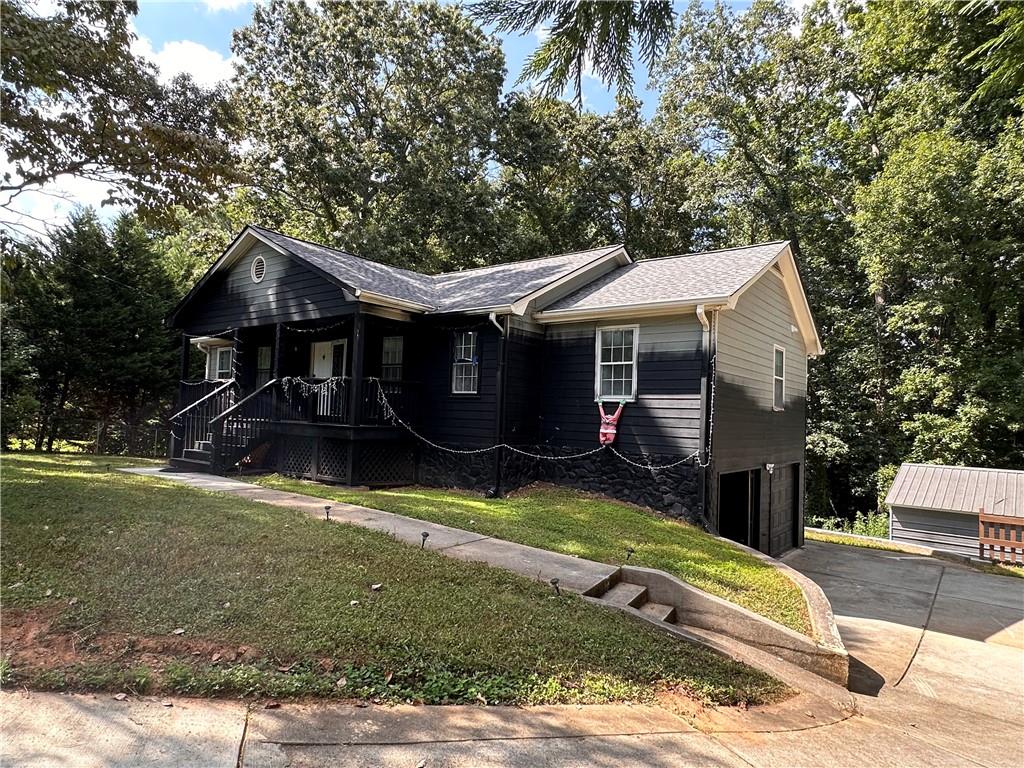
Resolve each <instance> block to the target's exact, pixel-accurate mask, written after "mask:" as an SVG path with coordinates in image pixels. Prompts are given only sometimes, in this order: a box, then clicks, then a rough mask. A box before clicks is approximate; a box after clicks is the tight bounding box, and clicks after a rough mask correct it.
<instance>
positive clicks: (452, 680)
mask: <svg viewBox="0 0 1024 768" xmlns="http://www.w3.org/2000/svg"><path fill="white" fill-rule="evenodd" d="M111 463H113V464H115V465H116V463H117V462H116V460H112V459H108V458H100V459H91V458H88V457H72V456H64V457H58V456H38V455H37V456H27V455H7V456H5V457H3V459H2V508H0V515H2V523H3V541H2V551H0V568H2V573H0V576H2V599H3V610H4V616H3V620H4V650H3V653H4V663H3V667H2V668H0V674H2V675H3V677H4V678H6V680H7V681H8V682H12V681H13V682H15V683H17V684H27V685H30V686H37V687H48V688H82V687H84V688H107V689H110V688H116V689H120V688H129V689H133V690H138V691H140V692H141V691H146V690H149V691H154V690H163V691H174V692H179V693H186V694H199V695H208V694H222V695H269V696H286V695H308V694H313V695H325V696H339V697H345V698H351V697H357V698H370V699H375V700H384V701H410V700H411V701H423V702H432V703H441V702H470V701H488V702H491V703H494V702H503V703H541V702H544V703H550V702H605V701H620V700H650V699H651V698H652V697H653V696H654V695H655V694H656V693H657V692H658V691H660V690H677V691H680V692H683V693H685V694H687V695H690V696H692V697H694V698H697V699H699V700H702V701H705V702H714V703H739V702H747V703H756V702H763V701H768V700H772V699H774V698H777V697H779V696H782V695H785V689H784V688H783V686H781V684H779V683H777V682H776V681H774V680H772V679H770V678H768V677H767V676H765V675H763V674H761V673H759V672H756V671H754V670H751V669H749V668H746V667H744V666H742V665H739V664H736V663H733V662H731V661H729V660H726V659H724V658H722V657H719V656H717V655H715V654H712V653H710V652H708V651H705V650H703V649H701V648H698V647H695V646H691V645H687V644H683V643H679V642H678V641H675V640H673V639H672V638H669V637H667V636H665V635H663V634H661V633H659V632H657V631H655V630H653V629H652V628H650V627H648V626H646V625H644V624H643V623H641V622H638V621H635V620H633V619H632V618H631V617H628V616H624V615H621V614H617V613H615V612H612V611H607V610H604V609H601V608H598V607H595V606H592V605H590V604H588V603H586V602H584V601H583V600H581V599H579V598H577V597H574V596H571V595H563V596H562V597H555V596H554V595H553V594H552V593H551V590H550V589H549V588H547V587H546V586H543V585H540V584H536V583H534V582H531V581H529V580H526V579H523V578H520V577H517V576H515V575H513V574H510V573H507V572H505V571H501V570H497V569H492V568H488V567H486V566H483V565H479V564H471V563H463V562H460V561H456V560H451V559H449V558H445V557H443V556H441V555H438V554H436V553H432V552H430V551H421V550H419V549H416V548H412V547H409V546H407V545H404V544H401V543H399V542H397V541H395V540H394V539H392V538H390V537H389V536H387V535H385V534H382V533H378V532H373V531H368V530H364V529H360V528H356V527H353V526H348V525H340V524H334V523H331V524H328V523H325V522H323V521H319V520H314V519H311V518H309V517H307V516H306V515H304V514H302V513H300V512H297V511H292V510H288V509H283V508H279V507H272V506H269V505H264V504H257V503H250V502H245V501H242V500H238V499H235V498H231V497H228V496H224V495H219V494H211V493H206V492H203V491H199V490H195V489H190V488H186V487H182V486H180V485H175V484H172V483H170V482H168V481H163V480H160V479H155V478H142V477H135V476H130V475H126V474H123V473H119V472H116V471H110V470H108V468H107V467H108V466H109V464H111ZM378 583H380V584H383V588H382V589H380V590H379V591H374V590H372V589H371V585H373V584H378ZM44 619H45V621H43V620H44ZM178 628H180V629H183V630H184V632H183V633H180V634H175V630H176V629H178Z"/></svg>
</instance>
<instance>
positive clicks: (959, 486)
mask: <svg viewBox="0 0 1024 768" xmlns="http://www.w3.org/2000/svg"><path fill="white" fill-rule="evenodd" d="M885 503H886V504H888V505H890V506H895V507H914V508H917V509H938V510H942V511H945V512H970V513H976V512H977V511H978V508H979V507H983V508H984V509H985V513H986V514H989V515H1009V516H1012V517H1022V518H1024V472H1021V471H1018V470H1012V469H984V468H981V467H949V466H945V465H942V464H904V465H903V466H901V467H900V469H899V472H897V473H896V479H895V480H894V481H893V484H892V488H890V489H889V493H888V494H887V495H886V497H885Z"/></svg>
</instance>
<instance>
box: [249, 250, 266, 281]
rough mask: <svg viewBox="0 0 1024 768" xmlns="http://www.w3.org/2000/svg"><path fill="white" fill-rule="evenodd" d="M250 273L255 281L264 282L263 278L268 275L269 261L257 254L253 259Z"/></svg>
mask: <svg viewBox="0 0 1024 768" xmlns="http://www.w3.org/2000/svg"><path fill="white" fill-rule="evenodd" d="M249 275H250V276H251V277H252V281H253V282H254V283H262V282H263V278H264V277H266V275H267V262H266V261H265V260H264V259H263V257H262V256H257V257H256V258H255V259H253V260H252V266H251V267H250V268H249Z"/></svg>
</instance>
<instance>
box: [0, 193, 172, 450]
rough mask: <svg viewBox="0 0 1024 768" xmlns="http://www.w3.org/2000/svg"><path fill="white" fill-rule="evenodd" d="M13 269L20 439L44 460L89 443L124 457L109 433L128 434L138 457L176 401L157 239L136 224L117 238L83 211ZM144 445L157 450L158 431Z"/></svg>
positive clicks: (11, 310)
mask: <svg viewBox="0 0 1024 768" xmlns="http://www.w3.org/2000/svg"><path fill="white" fill-rule="evenodd" d="M8 267H9V270H5V272H6V273H7V274H5V277H7V276H9V279H10V284H9V287H10V288H11V291H12V296H11V301H10V302H9V303H8V304H7V305H6V306H5V307H4V313H5V320H6V321H7V322H5V326H9V327H6V328H5V331H4V333H5V336H6V337H10V338H12V339H13V338H15V337H16V339H17V341H18V342H20V343H19V344H18V346H17V347H15V348H14V349H12V350H11V351H10V352H5V354H10V355H11V362H12V368H13V370H12V371H11V373H12V375H13V380H12V387H15V386H16V389H13V388H12V390H11V395H10V398H11V402H13V403H14V404H15V406H16V408H17V406H18V405H19V404H20V405H21V406H23V407H24V410H22V411H18V410H17V409H16V410H15V411H14V414H12V415H14V416H16V417H17V418H18V422H17V427H18V431H19V432H22V433H25V432H29V433H31V432H34V433H35V434H34V438H35V447H36V449H37V450H38V449H39V448H42V447H44V446H45V447H52V446H53V443H54V441H55V440H56V439H57V438H58V437H63V438H67V437H72V436H74V437H82V436H84V435H89V436H91V437H92V438H93V443H94V447H95V448H96V449H98V450H100V451H102V450H103V449H104V448H105V447H106V448H113V447H115V444H111V443H109V442H108V439H109V438H110V434H109V430H110V429H111V427H112V426H113V425H115V424H120V425H123V431H121V433H120V436H119V438H118V442H119V443H120V446H122V447H124V448H127V449H129V450H138V447H139V443H140V441H141V440H142V439H143V434H142V433H141V431H140V430H141V429H142V427H143V426H144V425H145V424H146V423H147V422H148V421H149V420H150V419H152V418H154V417H155V416H156V415H158V414H159V409H160V408H161V405H162V404H166V402H167V398H168V396H169V395H170V392H171V390H172V387H173V384H174V378H173V376H174V372H175V370H176V366H175V360H176V358H177V352H176V350H175V341H174V339H173V336H172V335H171V333H170V332H169V331H168V330H167V329H165V328H164V327H163V317H164V315H165V314H166V313H167V311H168V309H169V308H170V306H171V303H172V300H173V296H174V294H173V289H172V287H171V284H170V281H169V280H168V279H167V277H166V276H165V274H164V272H163V270H162V268H161V266H160V265H159V263H158V262H157V258H156V255H155V252H154V251H153V249H152V248H151V247H150V242H149V237H148V235H147V234H146V233H145V232H144V231H143V230H142V228H141V227H140V225H139V223H138V222H137V220H135V219H134V218H132V217H129V216H122V217H120V218H119V219H117V220H116V221H115V222H114V224H113V226H112V227H111V228H110V230H109V231H108V230H107V229H105V228H104V227H103V226H102V225H101V224H100V222H99V220H98V219H97V217H96V214H95V213H94V212H92V211H90V210H84V211H79V212H77V213H75V214H74V215H73V216H72V217H71V219H70V220H69V221H68V223H67V224H65V225H64V226H62V227H59V228H57V229H55V230H54V231H53V233H52V235H51V237H50V239H49V240H48V241H47V242H34V243H30V244H28V245H26V246H24V247H23V248H20V249H19V250H18V251H17V252H16V253H15V254H13V255H12V256H11V260H10V261H9V263H8ZM6 362H7V358H6V357H5V363H6ZM19 366H21V367H19ZM7 391H8V390H7V389H6V388H5V398H6V392H7ZM26 398H28V399H26ZM4 404H5V406H6V405H7V400H6V399H5V403H4ZM33 406H34V407H33ZM19 414H20V415H19ZM30 427H31V430H30ZM89 433H92V434H91V435H90V434H89ZM14 434H15V432H14V431H13V430H11V429H8V428H5V437H8V438H9V437H11V436H12V435H14ZM19 436H21V437H25V436H27V435H25V434H21V435H19ZM145 437H146V438H147V442H149V443H151V442H152V432H151V431H150V432H148V433H147V434H146V435H145Z"/></svg>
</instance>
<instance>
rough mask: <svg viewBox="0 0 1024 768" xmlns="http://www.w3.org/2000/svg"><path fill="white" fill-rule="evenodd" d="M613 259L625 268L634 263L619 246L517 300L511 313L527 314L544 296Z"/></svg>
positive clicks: (624, 249)
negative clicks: (529, 308)
mask: <svg viewBox="0 0 1024 768" xmlns="http://www.w3.org/2000/svg"><path fill="white" fill-rule="evenodd" d="M611 259H614V260H615V261H616V262H618V264H619V266H623V267H624V266H626V265H627V264H632V263H633V258H632V257H631V256H630V255H629V253H628V252H627V251H626V247H625V246H624V245H622V246H619V247H618V248H616V249H615V250H614V251H610V252H609V253H606V254H604V255H603V256H598V257H597V258H596V259H592V260H591V261H588V262H587V263H586V264H581V265H580V266H578V267H576V269H574V270H573V271H572V272H569V273H568V274H565V275H562V276H561V277H560V278H558V279H557V280H555V281H554V282H551V283H548V284H547V285H544V286H542V287H540V288H538V289H537V290H535V291H532V292H531V293H528V294H526V295H525V296H523V297H522V298H520V299H517V300H516V301H515V302H513V303H512V306H511V312H513V313H515V314H517V315H524V314H526V310H527V308H528V307H529V306H530V304H531V303H532V302H534V301H536V300H537V299H539V298H541V297H543V296H544V294H546V293H550V292H551V291H554V290H557V289H558V288H560V287H561V286H563V285H565V284H566V283H567V282H569V281H570V280H573V279H575V278H577V277H579V276H580V275H581V274H583V273H584V272H586V271H587V270H589V269H593V268H594V267H595V266H597V265H598V264H603V263H604V262H606V261H609V260H611Z"/></svg>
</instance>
